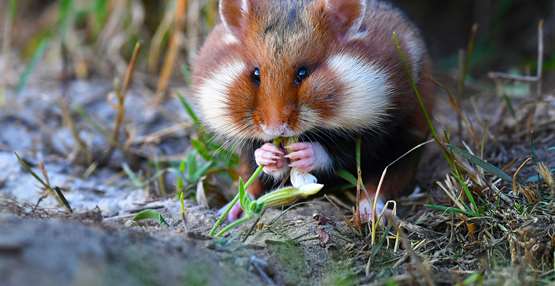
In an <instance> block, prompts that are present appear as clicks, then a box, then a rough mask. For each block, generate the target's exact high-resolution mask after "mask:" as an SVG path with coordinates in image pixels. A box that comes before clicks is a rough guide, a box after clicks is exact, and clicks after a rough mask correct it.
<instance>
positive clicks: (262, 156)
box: [254, 143, 289, 179]
mask: <svg viewBox="0 0 555 286" xmlns="http://www.w3.org/2000/svg"><path fill="white" fill-rule="evenodd" d="M284 155H285V154H284V152H283V151H282V150H280V149H279V148H278V147H276V146H275V145H274V144H271V143H266V144H264V145H263V146H262V147H260V148H258V149H256V150H255V151H254V159H255V161H256V164H258V165H259V166H264V169H263V170H264V173H266V174H268V175H270V176H272V177H274V178H275V179H280V178H282V177H283V176H284V175H285V174H286V173H287V171H288V170H289V166H287V159H285V156H284Z"/></svg>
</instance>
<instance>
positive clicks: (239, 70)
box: [193, 0, 433, 219]
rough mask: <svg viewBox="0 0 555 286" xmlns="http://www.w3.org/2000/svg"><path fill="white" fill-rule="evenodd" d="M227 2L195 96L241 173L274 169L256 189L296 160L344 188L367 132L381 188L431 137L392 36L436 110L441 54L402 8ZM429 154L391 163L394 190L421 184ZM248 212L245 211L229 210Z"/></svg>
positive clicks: (306, 0) (325, 0)
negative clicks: (433, 62)
mask: <svg viewBox="0 0 555 286" xmlns="http://www.w3.org/2000/svg"><path fill="white" fill-rule="evenodd" d="M219 5H220V6H219V11H220V18H221V24H219V25H217V26H216V27H215V28H214V30H213V31H212V32H211V33H210V35H209V37H208V39H207V40H206V42H205V44H204V46H203V47H202V49H201V50H200V52H199V54H198V56H197V58H196V61H195V63H194V65H193V89H194V99H195V103H196V105H197V107H198V109H199V112H200V115H201V117H202V120H203V121H204V123H205V124H206V126H208V127H209V128H210V129H211V130H212V131H213V132H214V133H215V134H216V135H217V136H219V137H220V138H221V139H223V140H225V141H226V142H227V143H228V144H229V145H232V146H237V147H239V150H240V154H241V167H240V169H241V170H240V173H241V176H243V177H244V178H245V179H246V178H248V177H249V176H250V174H252V172H253V170H254V169H255V168H256V166H257V165H263V166H264V172H265V175H264V176H263V177H262V178H261V179H259V180H258V181H257V183H256V184H254V185H253V186H252V187H251V188H250V190H249V192H250V193H251V194H252V195H253V196H255V197H256V196H258V195H260V194H261V193H262V192H263V191H267V190H270V189H272V188H273V187H275V186H276V184H278V183H279V182H280V181H281V179H282V178H283V176H285V175H286V174H288V171H289V169H290V168H291V167H295V168H298V169H300V170H302V171H306V172H310V173H312V174H314V175H315V176H316V177H317V178H318V181H319V182H322V183H324V184H325V185H326V187H333V186H336V185H338V184H343V183H344V182H343V181H342V180H341V179H339V178H338V177H337V176H336V175H335V171H336V170H339V169H346V170H348V171H350V172H351V173H353V174H356V166H355V165H356V163H355V161H356V160H355V144H356V140H357V138H361V139H362V152H361V154H362V162H361V166H362V172H363V174H362V175H363V179H364V182H365V184H366V188H367V190H368V192H369V193H370V194H372V193H374V192H375V190H376V188H377V184H378V180H379V178H380V176H381V173H382V171H383V169H384V167H385V166H386V165H387V164H389V163H390V162H392V161H393V160H395V159H396V158H398V157H399V156H400V155H402V154H403V153H405V152H406V151H407V150H409V149H410V148H412V147H414V146H415V145H417V144H418V143H421V142H422V141H423V140H425V139H426V137H427V135H428V129H427V125H426V123H425V120H424V118H423V116H422V114H421V112H420V109H419V107H418V104H417V101H416V97H415V95H414V94H413V91H412V89H411V85H410V77H409V76H408V74H407V72H406V70H405V68H404V66H403V62H402V60H401V57H400V54H399V53H398V51H397V49H396V46H395V44H394V42H393V39H392V35H393V33H394V32H396V33H397V34H398V36H399V40H400V42H401V48H402V50H403V51H404V54H406V55H407V56H408V59H409V61H410V65H411V72H412V75H411V76H412V78H413V79H414V80H415V81H416V82H417V85H418V88H419V90H420V92H421V93H422V95H423V97H424V101H425V104H426V106H427V108H428V111H429V112H431V109H432V103H433V97H432V87H431V80H430V61H429V58H428V56H427V52H426V49H425V45H424V43H423V40H422V38H421V36H420V33H419V31H418V30H417V29H416V28H415V27H414V25H413V24H412V23H411V22H410V21H409V20H407V19H406V18H405V17H404V16H403V15H402V14H401V13H400V12H399V11H398V10H397V9H395V8H393V7H391V6H390V5H389V4H386V3H382V2H380V1H370V0H368V1H367V0H283V1H275V0H221V1H220V4H219ZM276 137H298V138H299V140H298V142H299V143H296V144H292V145H291V146H285V148H278V147H275V146H274V145H272V144H271V143H269V142H271V141H272V139H274V138H276ZM418 157H419V156H418V154H417V153H413V154H412V155H410V156H408V157H407V158H405V159H403V160H402V161H401V162H399V163H398V164H396V165H394V167H392V168H391V169H390V170H389V173H388V176H387V177H386V180H385V181H384V185H383V186H382V192H381V193H382V194H383V195H384V196H385V197H395V196H398V195H399V194H400V193H401V192H403V191H405V190H407V188H409V187H410V186H411V181H412V180H413V177H414V172H415V169H416V166H417V164H418ZM361 200H365V201H364V202H362V203H366V206H368V205H369V204H368V202H369V199H368V198H366V197H363V198H361ZM361 209H362V210H363V211H364V210H365V207H364V206H361ZM366 210H367V208H366ZM239 214H240V210H239V209H237V208H236V209H235V210H234V211H233V212H232V214H231V217H230V218H231V219H234V218H236V217H237V216H238V215H239Z"/></svg>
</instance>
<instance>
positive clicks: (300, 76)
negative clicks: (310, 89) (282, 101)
mask: <svg viewBox="0 0 555 286" xmlns="http://www.w3.org/2000/svg"><path fill="white" fill-rule="evenodd" d="M307 77H308V69H307V68H305V67H301V68H299V69H298V70H297V74H296V75H295V84H301V82H303V80H304V79H305V78H307Z"/></svg>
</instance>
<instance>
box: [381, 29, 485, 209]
mask: <svg viewBox="0 0 555 286" xmlns="http://www.w3.org/2000/svg"><path fill="white" fill-rule="evenodd" d="M392 37H393V42H394V43H395V47H396V48H397V52H398V53H399V57H400V59H401V63H402V64H403V66H404V67H405V72H406V73H407V76H408V78H409V80H410V85H411V87H412V90H413V92H414V95H415V96H416V99H417V101H418V105H419V107H420V111H421V112H422V114H423V115H424V118H425V119H426V123H427V124H428V128H429V129H430V133H431V134H432V138H433V139H434V140H435V141H436V143H437V144H438V146H439V147H440V148H441V150H442V154H443V156H444V157H445V160H446V161H447V164H448V165H449V168H450V169H451V172H452V173H453V176H454V177H455V179H456V180H457V182H458V183H459V185H460V186H461V187H462V189H463V192H464V193H465V195H466V197H467V198H468V200H469V201H470V203H471V204H472V206H473V208H474V210H472V212H473V213H475V214H478V207H477V205H476V201H475V200H474V197H473V196H472V193H471V192H470V190H469V189H468V186H467V184H466V183H465V182H464V180H463V176H462V175H461V173H460V171H459V168H458V167H457V164H456V162H455V159H454V156H453V154H452V153H451V152H449V150H447V148H446V147H445V144H444V143H443V142H442V141H441V140H440V138H439V136H438V133H437V130H436V129H435V127H434V124H433V122H432V117H431V116H430V114H429V113H428V110H427V109H426V104H424V100H423V99H422V95H421V94H420V90H418V86H417V85H416V82H415V81H414V78H412V73H411V67H410V62H409V60H408V57H407V54H406V53H405V52H404V51H403V49H402V47H401V42H400V41H399V35H397V33H396V32H393V36H392Z"/></svg>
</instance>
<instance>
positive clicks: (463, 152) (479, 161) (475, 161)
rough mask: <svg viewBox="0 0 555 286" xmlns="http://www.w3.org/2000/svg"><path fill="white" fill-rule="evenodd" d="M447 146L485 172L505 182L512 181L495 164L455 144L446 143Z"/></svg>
mask: <svg viewBox="0 0 555 286" xmlns="http://www.w3.org/2000/svg"><path fill="white" fill-rule="evenodd" d="M447 148H449V150H451V151H452V152H453V153H455V154H457V155H459V156H461V157H463V158H465V159H467V160H468V161H470V162H471V163H472V164H474V165H477V166H478V167H480V168H482V169H484V170H485V171H486V172H489V173H491V174H493V175H495V176H497V177H499V178H500V179H503V180H504V181H506V182H512V178H511V176H509V175H508V174H507V173H505V172H503V170H501V169H499V168H497V167H496V166H494V165H492V164H490V163H488V162H486V161H484V160H482V159H480V158H479V157H477V156H475V155H472V154H470V153H469V152H467V151H466V150H463V149H461V148H458V147H457V146H454V145H451V144H448V145H447Z"/></svg>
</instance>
